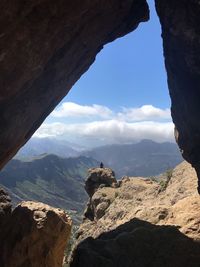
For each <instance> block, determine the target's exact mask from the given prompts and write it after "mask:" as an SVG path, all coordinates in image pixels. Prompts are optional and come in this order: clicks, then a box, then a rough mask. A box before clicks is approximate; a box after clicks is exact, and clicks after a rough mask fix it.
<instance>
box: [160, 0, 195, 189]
mask: <svg viewBox="0 0 200 267" xmlns="http://www.w3.org/2000/svg"><path fill="white" fill-rule="evenodd" d="M156 8H157V12H158V15H159V17H160V22H161V26H162V37H163V46H164V56H165V64H166V69H167V75H168V85H169V91H170V96H171V100H172V109H171V110H172V117H173V121H174V123H175V125H176V131H175V136H176V139H177V142H178V144H179V146H180V148H181V151H182V154H183V157H184V158H185V159H186V160H187V161H189V162H190V163H191V164H192V165H193V166H194V167H195V169H196V171H197V174H198V176H199V178H200V153H199V151H200V124H199V117H200V105H199V101H200V90H199V88H200V45H199V44H200V27H199V24H200V17H199V13H200V5H199V1H196V0H182V1H178V0H177V1H174V0H168V1H165V0H156ZM198 190H199V192H200V185H199V188H198Z"/></svg>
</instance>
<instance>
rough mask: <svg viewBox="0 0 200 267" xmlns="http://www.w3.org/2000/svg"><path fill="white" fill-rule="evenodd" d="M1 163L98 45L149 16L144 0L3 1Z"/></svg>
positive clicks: (84, 67)
mask: <svg viewBox="0 0 200 267" xmlns="http://www.w3.org/2000/svg"><path fill="white" fill-rule="evenodd" d="M0 9H1V10H2V12H1V18H0V72H1V76H0V85H1V86H0V113H1V118H0V129H1V130H0V147H1V150H0V166H3V165H4V164H5V163H6V162H7V161H8V160H9V159H10V158H11V157H12V156H13V155H14V154H15V153H16V151H17V150H18V149H19V148H20V147H21V146H22V145H23V144H24V143H25V142H26V141H27V140H28V139H29V138H30V137H31V135H32V134H33V133H34V132H35V131H36V129H37V128H38V127H39V126H40V125H41V123H42V122H43V121H44V119H45V118H46V117H47V115H48V114H49V113H50V112H51V111H52V110H53V109H54V108H55V106H56V105H57V104H58V103H59V102H60V101H61V99H62V98H63V97H64V96H65V95H66V94H67V93H68V91H69V90H70V89H71V87H72V85H73V84H74V83H75V82H76V81H77V80H78V79H79V78H80V76H81V75H82V74H83V73H84V72H85V71H86V70H87V69H88V68H89V67H90V65H91V64H92V63H93V62H94V60H95V57H96V55H97V53H98V52H99V51H100V50H101V49H102V48H103V46H104V45H105V44H106V43H108V42H111V41H113V40H115V39H116V38H118V37H121V36H123V35H125V34H127V33H129V32H131V31H133V30H134V29H135V28H137V26H138V24H139V23H140V22H142V21H146V20H148V7H147V4H146V1H145V0H131V1H130V0H111V1H107V0H103V1H100V0H94V1H83V0H75V1H66V0H57V1H49V0H29V1H25V2H24V1H21V0H17V1H15V0H11V1H7V0H2V1H1V3H0Z"/></svg>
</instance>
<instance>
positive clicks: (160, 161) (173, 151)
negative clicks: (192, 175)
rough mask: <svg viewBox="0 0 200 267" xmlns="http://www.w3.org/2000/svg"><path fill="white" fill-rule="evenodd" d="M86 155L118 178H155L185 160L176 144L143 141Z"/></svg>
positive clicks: (111, 146) (104, 147)
mask: <svg viewBox="0 0 200 267" xmlns="http://www.w3.org/2000/svg"><path fill="white" fill-rule="evenodd" d="M84 155H87V156H89V157H92V158H94V159H96V160H98V161H102V162H103V163H104V165H105V166H107V167H110V168H112V169H113V170H114V171H115V173H116V175H117V177H118V178H120V177H122V176H124V175H127V176H153V175H158V174H160V173H162V172H164V171H166V170H167V169H171V168H174V167H175V166H176V165H177V164H179V163H180V162H181V161H182V160H183V158H182V156H181V154H180V151H179V149H178V147H177V145H176V144H174V143H169V142H166V143H156V142H154V141H151V140H143V141H141V142H139V143H137V144H126V145H109V146H103V147H98V148H94V149H93V150H91V151H87V152H85V154H84Z"/></svg>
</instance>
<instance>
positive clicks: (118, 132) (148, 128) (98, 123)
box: [35, 102, 174, 146]
mask: <svg viewBox="0 0 200 267" xmlns="http://www.w3.org/2000/svg"><path fill="white" fill-rule="evenodd" d="M91 117H92V118H93V120H92V121H91ZM51 118H53V120H54V122H51V123H44V124H43V125H42V126H41V127H40V128H39V129H38V131H37V132H36V133H35V136H36V137H40V138H42V137H57V138H64V139H67V140H68V141H72V142H75V143H77V144H81V145H90V144H91V146H93V145H96V146H98V145H103V144H113V143H132V142H136V141H140V140H142V139H152V140H154V141H157V142H163V141H174V135H173V129H174V125H173V123H172V122H171V116H170V110H169V109H160V108H157V107H154V106H152V105H144V106H142V107H136V108H122V109H121V110H120V112H114V111H112V110H111V109H109V108H108V107H106V106H100V105H91V106H82V105H78V104H76V103H72V102H66V103H63V104H62V105H61V106H60V107H59V108H58V109H56V110H55V111H54V112H53V113H52V114H51ZM67 118H76V119H77V118H79V121H78V123H77V121H76V123H75V122H73V120H72V122H73V123H72V122H70V123H69V122H67V120H66V121H65V119H67ZM59 120H60V121H59ZM63 120H64V121H63Z"/></svg>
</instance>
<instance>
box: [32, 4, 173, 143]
mask: <svg viewBox="0 0 200 267" xmlns="http://www.w3.org/2000/svg"><path fill="white" fill-rule="evenodd" d="M148 2H149V7H150V17H151V18H150V21H148V22H146V23H141V24H140V25H139V27H138V28H137V29H136V30H135V31H134V32H132V33H130V34H128V35H126V36H124V37H122V38H119V39H117V40H116V41H114V42H112V43H110V44H107V45H106V46H105V47H104V49H103V50H102V51H101V52H100V53H99V54H98V55H97V57H96V61H95V62H94V64H93V65H92V66H91V67H90V69H89V70H88V71H87V72H86V73H85V74H84V75H83V76H82V77H81V78H80V80H79V81H78V82H77V83H76V84H75V85H74V86H73V88H72V89H71V91H70V92H69V93H68V95H67V96H66V97H65V98H64V99H63V101H62V102H61V103H60V104H59V105H58V107H57V108H56V109H55V110H54V111H53V112H52V113H51V114H50V116H49V117H48V118H47V119H46V120H45V122H44V123H43V124H42V126H41V127H40V128H39V129H38V131H37V132H36V133H35V135H34V136H36V137H39V138H42V137H55V138H60V139H66V140H67V141H69V142H73V143H77V144H80V145H83V146H84V145H85V146H88V147H90V146H91V147H92V146H99V145H105V144H113V143H133V142H138V141H140V140H141V139H152V140H154V141H158V142H163V141H174V137H173V124H172V122H171V116H170V98H169V93H168V89H167V78H166V71H165V68H164V59H163V49H162V39H161V29H160V24H159V21H158V17H157V16H156V13H155V8H154V3H153V2H154V1H153V0H150V1H148Z"/></svg>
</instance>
